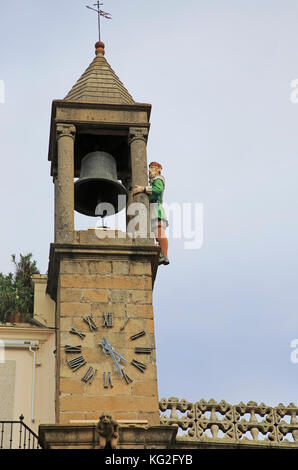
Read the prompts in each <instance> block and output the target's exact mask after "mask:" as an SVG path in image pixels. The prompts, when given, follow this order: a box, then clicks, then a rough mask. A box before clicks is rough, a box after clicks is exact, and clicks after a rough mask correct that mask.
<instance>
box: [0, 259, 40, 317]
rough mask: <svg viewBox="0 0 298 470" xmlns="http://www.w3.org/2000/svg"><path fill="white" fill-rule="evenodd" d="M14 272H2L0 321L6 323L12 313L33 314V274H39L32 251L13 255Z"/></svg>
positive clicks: (0, 277)
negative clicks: (18, 256)
mask: <svg viewBox="0 0 298 470" xmlns="http://www.w3.org/2000/svg"><path fill="white" fill-rule="evenodd" d="M11 258H12V262H13V264H14V268H15V269H14V274H12V273H9V274H7V275H4V274H2V273H0V321H1V322H2V323H6V322H7V321H9V317H10V316H11V315H14V314H17V313H21V314H22V315H23V316H25V318H28V317H31V316H32V314H33V302H34V292H33V286H32V283H31V276H32V275H33V274H39V270H38V268H37V265H36V261H34V260H32V253H28V254H27V255H22V254H20V258H19V260H18V259H17V257H16V255H12V257H11Z"/></svg>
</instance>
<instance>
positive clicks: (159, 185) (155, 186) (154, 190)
mask: <svg viewBox="0 0 298 470" xmlns="http://www.w3.org/2000/svg"><path fill="white" fill-rule="evenodd" d="M163 190H164V184H163V181H162V179H161V178H156V179H155V180H154V181H153V183H152V186H135V187H134V188H133V189H132V191H131V192H132V195H133V196H134V195H135V194H139V193H146V194H148V195H150V194H153V195H154V196H155V197H156V198H157V197H158V196H159V195H160V193H162V191H163Z"/></svg>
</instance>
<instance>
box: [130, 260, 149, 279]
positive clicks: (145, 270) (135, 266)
mask: <svg viewBox="0 0 298 470" xmlns="http://www.w3.org/2000/svg"><path fill="white" fill-rule="evenodd" d="M130 274H131V275H132V276H141V275H143V276H151V264H150V263H145V262H144V263H142V262H138V261H136V262H132V263H131V265H130Z"/></svg>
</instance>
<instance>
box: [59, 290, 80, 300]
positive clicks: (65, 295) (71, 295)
mask: <svg viewBox="0 0 298 470" xmlns="http://www.w3.org/2000/svg"><path fill="white" fill-rule="evenodd" d="M82 298H83V290H82V289H79V288H74V289H72V288H68V287H62V288H61V289H60V302H81V301H82Z"/></svg>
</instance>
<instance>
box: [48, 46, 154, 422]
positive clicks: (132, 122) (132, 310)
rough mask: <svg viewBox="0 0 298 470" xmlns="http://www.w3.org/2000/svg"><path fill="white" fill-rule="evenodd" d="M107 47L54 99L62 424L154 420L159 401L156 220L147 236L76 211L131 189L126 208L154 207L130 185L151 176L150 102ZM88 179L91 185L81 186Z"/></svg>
mask: <svg viewBox="0 0 298 470" xmlns="http://www.w3.org/2000/svg"><path fill="white" fill-rule="evenodd" d="M104 55H105V49H104V44H103V43H102V42H98V43H96V56H95V58H94V60H93V62H92V63H91V64H90V65H89V67H88V68H87V70H86V71H85V72H84V74H83V75H82V76H81V78H80V79H79V80H78V81H77V83H76V84H75V85H74V86H73V88H72V89H71V90H70V92H69V93H68V94H67V96H66V97H65V98H64V99H63V100H55V101H53V105H52V117H51V130H50V143H49V160H50V161H51V175H52V177H53V182H54V186H55V240H54V243H52V244H51V247H50V259H49V270H48V284H47V292H48V294H49V295H50V296H51V298H52V299H54V301H55V302H56V328H57V333H56V423H57V424H61V425H64V424H65V425H67V424H71V423H75V422H79V421H84V420H85V421H88V420H96V419H98V417H99V415H100V414H101V413H102V412H103V411H107V412H110V413H111V414H112V415H113V418H114V419H117V420H124V421H125V420H126V421H132V422H143V423H147V424H148V425H149V426H154V425H158V424H159V403H158V391H157V372H156V350H155V337H154V317H153V307H152V289H153V285H154V280H155V276H156V271H157V264H158V256H159V247H157V246H155V242H154V239H153V238H152V237H150V226H149V224H147V228H146V231H145V233H143V236H142V237H134V235H133V234H131V233H127V232H126V233H124V232H123V231H122V232H120V231H119V230H109V229H98V230H95V229H89V230H82V231H76V230H75V227H74V210H78V211H80V212H82V213H85V214H89V215H95V211H96V205H97V203H98V202H111V201H113V200H114V199H115V195H117V194H118V193H119V195H122V196H123V195H125V194H126V195H127V200H126V208H127V207H129V204H130V202H141V203H142V204H144V206H145V207H146V208H147V209H148V211H147V212H146V214H149V200H148V196H147V195H146V194H139V195H136V196H135V197H134V201H131V198H130V196H129V188H130V187H131V186H134V185H144V186H145V185H147V184H148V175H147V153H146V146H147V138H148V132H149V127H150V124H149V118H150V111H151V105H149V104H144V103H136V102H135V101H134V100H133V98H132V97H131V95H130V94H129V92H128V91H127V90H126V88H125V87H124V85H123V84H122V83H121V81H120V80H119V78H118V77H117V75H116V74H115V72H114V71H113V70H112V68H111V67H110V65H109V64H108V62H107V60H106V59H105V57H104ZM90 155H91V157H90ZM86 157H88V158H87V159H86ZM105 159H108V160H109V161H110V162H112V163H113V165H114V167H113V168H114V171H116V174H114V176H113V177H112V176H110V177H109V176H107V175H106V171H107V165H106V164H105V163H104V161H105ZM87 161H88V162H89V163H86V162H87ZM113 165H112V166H113ZM109 171H110V170H109ZM86 173H87V176H86ZM104 173H105V174H104ZM75 178H79V179H78V180H77V181H76V182H75V181H74V180H75ZM83 183H84V189H83V190H82V191H83V192H82V191H81V190H80V191H77V188H78V186H81V187H82V185H83ZM103 188H104V190H103ZM121 188H122V189H121ZM81 189H82V188H81ZM104 198H106V200H105V201H104V200H103V199H104ZM90 201H91V202H90ZM90 207H91V209H90ZM117 210H119V207H118V209H117ZM90 211H91V212H90ZM129 220H130V219H129V215H128V214H127V222H128V221H129ZM95 222H96V219H95ZM98 234H100V235H101V236H99V235H98Z"/></svg>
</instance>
